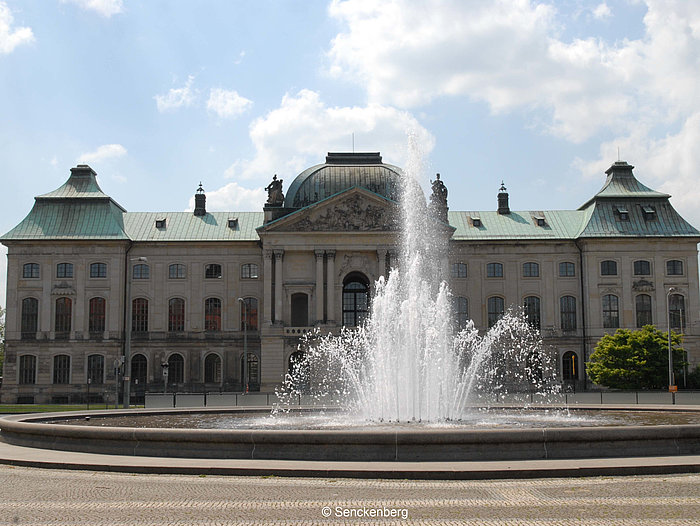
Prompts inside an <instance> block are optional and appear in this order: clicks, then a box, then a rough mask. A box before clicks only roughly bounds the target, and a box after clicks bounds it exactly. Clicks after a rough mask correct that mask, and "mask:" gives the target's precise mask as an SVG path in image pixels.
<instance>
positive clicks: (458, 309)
mask: <svg viewBox="0 0 700 526" xmlns="http://www.w3.org/2000/svg"><path fill="white" fill-rule="evenodd" d="M452 302H453V309H454V315H455V322H456V323H457V328H458V329H464V327H466V325H467V320H468V319H469V303H468V302H467V298H463V297H461V296H456V297H455V298H453V300H452Z"/></svg>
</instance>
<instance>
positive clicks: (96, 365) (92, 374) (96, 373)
mask: <svg viewBox="0 0 700 526" xmlns="http://www.w3.org/2000/svg"><path fill="white" fill-rule="evenodd" d="M87 378H88V380H89V381H90V383H93V384H102V383H104V378H105V357H104V356H102V355H101V354H91V355H90V356H88V357H87Z"/></svg>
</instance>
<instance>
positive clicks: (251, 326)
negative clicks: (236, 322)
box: [241, 298, 258, 331]
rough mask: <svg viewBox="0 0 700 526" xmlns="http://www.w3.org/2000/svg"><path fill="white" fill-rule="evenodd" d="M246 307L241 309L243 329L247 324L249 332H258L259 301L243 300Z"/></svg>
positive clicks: (254, 299) (252, 299)
mask: <svg viewBox="0 0 700 526" xmlns="http://www.w3.org/2000/svg"><path fill="white" fill-rule="evenodd" d="M243 302H244V304H245V305H244V306H242V307H243V308H241V328H243V325H244V324H245V325H246V327H247V329H248V330H249V331H257V330H258V300H257V299H256V298H243Z"/></svg>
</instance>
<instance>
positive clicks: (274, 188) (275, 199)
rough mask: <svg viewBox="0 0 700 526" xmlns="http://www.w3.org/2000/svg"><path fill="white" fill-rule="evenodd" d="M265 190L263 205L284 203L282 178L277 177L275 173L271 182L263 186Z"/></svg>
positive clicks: (280, 204)
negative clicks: (265, 198) (265, 199)
mask: <svg viewBox="0 0 700 526" xmlns="http://www.w3.org/2000/svg"><path fill="white" fill-rule="evenodd" d="M265 190H266V191H267V203H265V206H282V204H283V203H284V193H282V179H279V180H278V179H277V174H275V175H274V177H273V178H272V182H271V183H270V184H269V185H267V187H266V188H265Z"/></svg>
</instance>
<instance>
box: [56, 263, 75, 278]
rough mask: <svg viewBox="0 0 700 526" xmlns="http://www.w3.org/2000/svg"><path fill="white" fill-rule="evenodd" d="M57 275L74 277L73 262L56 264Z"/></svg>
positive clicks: (58, 276) (59, 276)
mask: <svg viewBox="0 0 700 526" xmlns="http://www.w3.org/2000/svg"><path fill="white" fill-rule="evenodd" d="M56 277H57V278H72V277H73V263H59V264H58V265H56Z"/></svg>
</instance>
